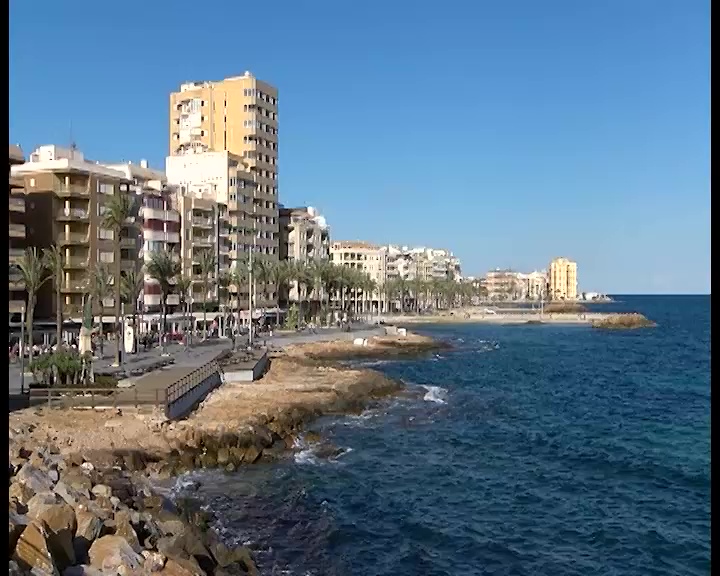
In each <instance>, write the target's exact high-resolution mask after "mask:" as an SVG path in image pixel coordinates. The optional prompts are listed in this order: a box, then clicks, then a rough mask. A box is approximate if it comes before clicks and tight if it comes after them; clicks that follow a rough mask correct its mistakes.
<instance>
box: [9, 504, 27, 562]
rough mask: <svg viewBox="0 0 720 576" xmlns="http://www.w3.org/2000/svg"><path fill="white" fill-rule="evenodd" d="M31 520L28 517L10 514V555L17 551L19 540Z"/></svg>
mask: <svg viewBox="0 0 720 576" xmlns="http://www.w3.org/2000/svg"><path fill="white" fill-rule="evenodd" d="M28 522H29V519H28V517H27V516H23V515H21V514H15V513H14V512H10V554H12V553H13V551H14V550H15V545H16V544H17V541H18V538H20V535H21V534H22V533H23V530H25V528H26V527H27V525H28Z"/></svg>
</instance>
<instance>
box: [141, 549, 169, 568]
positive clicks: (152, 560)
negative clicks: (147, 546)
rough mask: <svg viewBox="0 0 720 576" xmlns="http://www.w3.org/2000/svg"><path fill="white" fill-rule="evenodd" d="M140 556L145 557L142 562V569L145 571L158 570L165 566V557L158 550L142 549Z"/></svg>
mask: <svg viewBox="0 0 720 576" xmlns="http://www.w3.org/2000/svg"><path fill="white" fill-rule="evenodd" d="M141 554H142V557H143V558H145V561H144V562H143V570H144V571H145V572H146V573H147V572H159V571H160V570H162V569H163V567H164V566H165V562H166V560H167V558H165V556H164V555H162V554H160V552H152V551H150V550H143V551H142V552H141Z"/></svg>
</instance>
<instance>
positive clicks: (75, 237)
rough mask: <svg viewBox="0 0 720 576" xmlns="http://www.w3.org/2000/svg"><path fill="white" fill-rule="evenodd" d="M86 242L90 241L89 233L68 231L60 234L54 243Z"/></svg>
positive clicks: (73, 243) (70, 244)
mask: <svg viewBox="0 0 720 576" xmlns="http://www.w3.org/2000/svg"><path fill="white" fill-rule="evenodd" d="M88 242H90V234H83V233H79V232H70V233H68V234H60V235H59V236H58V238H57V241H56V244H58V245H60V246H72V245H76V244H87V243H88Z"/></svg>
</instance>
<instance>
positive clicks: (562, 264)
mask: <svg viewBox="0 0 720 576" xmlns="http://www.w3.org/2000/svg"><path fill="white" fill-rule="evenodd" d="M548 275H549V279H548V280H549V284H548V296H549V298H550V300H577V296H578V292H577V285H578V281H577V263H576V262H573V261H571V260H568V259H567V258H555V259H554V260H553V261H552V262H550V266H549V268H548Z"/></svg>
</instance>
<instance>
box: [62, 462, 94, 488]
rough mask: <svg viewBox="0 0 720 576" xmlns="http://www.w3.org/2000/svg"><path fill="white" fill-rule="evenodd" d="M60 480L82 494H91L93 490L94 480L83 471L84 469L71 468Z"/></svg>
mask: <svg viewBox="0 0 720 576" xmlns="http://www.w3.org/2000/svg"><path fill="white" fill-rule="evenodd" d="M60 480H61V481H62V482H64V483H65V484H67V485H68V486H70V487H71V488H75V490H78V491H80V492H87V493H89V492H90V489H91V488H92V480H90V478H89V477H88V475H87V474H86V473H84V472H83V471H82V468H70V469H69V470H66V471H64V472H63V473H62V474H61V475H60Z"/></svg>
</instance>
